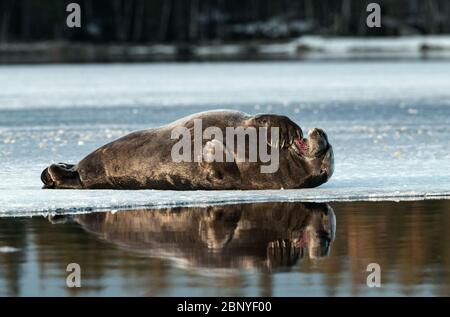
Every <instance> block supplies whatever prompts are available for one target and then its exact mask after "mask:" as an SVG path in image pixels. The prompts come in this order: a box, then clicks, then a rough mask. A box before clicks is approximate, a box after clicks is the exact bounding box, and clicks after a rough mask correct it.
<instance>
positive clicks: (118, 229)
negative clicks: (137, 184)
mask: <svg viewBox="0 0 450 317" xmlns="http://www.w3.org/2000/svg"><path fill="white" fill-rule="evenodd" d="M449 228H450V201H448V200H447V201H445V200H444V201H415V202H401V203H395V202H352V203H330V204H313V203H288V202H284V203H257V204H240V205H226V206H209V207H203V208H199V207H196V208H187V207H185V208H173V209H160V210H136V211H118V212H106V213H93V214H85V215H78V216H71V217H53V218H51V219H47V218H43V217H34V218H0V251H1V252H0V295H1V296H17V295H19V296H28V295H32V296H47V295H55V296H80V295H86V296H91V295H103V296H110V295H116V296H122V295H123V296H127V295H136V296H171V295H179V296H196V295H198V296H227V295H230V296H313V295H319V296H334V295H341V296H347V295H356V296H378V295H381V296H387V295H394V296H409V295H425V296H433V295H444V296H450V232H449V230H448V229H449ZM69 263H78V264H79V265H80V267H81V288H68V287H67V286H66V277H67V275H68V274H69V273H68V272H66V267H67V265H68V264H69ZM370 263H377V264H379V265H380V268H381V287H379V288H370V287H368V286H367V284H366V279H367V276H368V274H369V273H370V272H367V271H366V268H367V266H368V265H369V264H370Z"/></svg>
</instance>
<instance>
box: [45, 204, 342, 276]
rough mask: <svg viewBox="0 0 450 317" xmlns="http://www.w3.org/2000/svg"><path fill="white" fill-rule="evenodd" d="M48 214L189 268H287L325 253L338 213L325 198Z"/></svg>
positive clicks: (55, 221)
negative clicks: (70, 214)
mask: <svg viewBox="0 0 450 317" xmlns="http://www.w3.org/2000/svg"><path fill="white" fill-rule="evenodd" d="M48 219H49V221H50V222H51V223H52V224H61V223H65V222H67V223H72V222H75V223H77V224H79V225H80V226H81V227H82V228H83V229H84V230H85V231H86V232H89V233H90V234H94V235H95V236H97V237H98V238H99V239H101V240H104V241H107V242H108V243H112V244H115V245H119V246H120V247H121V249H124V250H126V251H130V252H137V253H139V254H141V255H147V256H149V257H155V258H164V259H169V260H172V261H173V262H174V263H175V264H180V263H182V264H183V265H185V266H186V268H189V269H193V268H199V269H203V268H209V269H239V270H240V269H246V268H247V269H249V268H256V269H261V270H266V269H269V270H274V269H285V268H289V267H292V266H293V265H295V264H296V263H298V260H299V259H302V258H310V259H319V258H323V257H327V256H328V255H329V254H330V251H331V248H332V244H333V241H334V239H335V233H336V216H335V214H334V211H333V209H332V208H331V206H330V205H328V204H325V203H300V202H268V203H244V204H230V205H213V206H202V207H174V208H165V209H130V210H119V211H115V212H98V213H90V214H79V215H73V216H64V215H50V216H49V218H48Z"/></svg>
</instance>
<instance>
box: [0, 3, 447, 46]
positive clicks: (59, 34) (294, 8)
mask: <svg viewBox="0 0 450 317" xmlns="http://www.w3.org/2000/svg"><path fill="white" fill-rule="evenodd" d="M71 2H76V3H78V4H79V5H80V6H81V16H82V27H81V28H76V29H70V28H68V27H67V26H66V17H67V14H68V13H67V12H66V6H67V4H69V3H71ZM370 2H374V0H297V1H295V0H278V1H276V0H148V1H147V0H95V1H94V0H77V1H75V0H72V1H69V0H2V1H0V42H28V41H45V40H68V41H81V42H103V43H107V42H120V43H122V42H125V43H127V42H130V43H202V42H227V41H241V40H242V41H248V40H283V39H287V38H292V37H297V36H302V35H305V34H308V35H311V34H312V35H325V36H396V35H408V34H442V33H450V19H448V17H450V2H449V1H448V0H409V1H402V0H378V1H375V2H377V3H379V4H380V6H381V9H382V27H381V28H375V29H371V28H368V27H367V26H366V23H365V21H366V17H367V14H368V13H367V12H366V7H367V5H368V3H370Z"/></svg>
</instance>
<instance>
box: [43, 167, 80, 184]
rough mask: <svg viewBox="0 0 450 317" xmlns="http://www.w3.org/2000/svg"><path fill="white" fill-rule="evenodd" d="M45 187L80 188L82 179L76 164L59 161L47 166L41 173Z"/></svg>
mask: <svg viewBox="0 0 450 317" xmlns="http://www.w3.org/2000/svg"><path fill="white" fill-rule="evenodd" d="M41 180H42V182H43V183H44V186H43V188H66V189H80V188H82V186H81V181H80V176H79V175H78V172H77V171H76V170H75V165H72V164H65V163H58V164H52V165H50V166H49V167H47V168H46V169H45V170H44V171H43V172H42V174H41Z"/></svg>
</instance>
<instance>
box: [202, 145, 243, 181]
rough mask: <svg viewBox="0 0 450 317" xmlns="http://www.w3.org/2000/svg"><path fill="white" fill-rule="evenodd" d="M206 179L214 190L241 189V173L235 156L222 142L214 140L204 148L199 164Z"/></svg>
mask: <svg viewBox="0 0 450 317" xmlns="http://www.w3.org/2000/svg"><path fill="white" fill-rule="evenodd" d="M199 164H200V165H201V166H202V169H203V171H204V173H205V174H206V175H205V178H206V179H207V180H208V181H209V182H210V183H211V185H212V189H229V188H239V187H240V183H241V173H240V171H239V168H238V166H237V164H236V161H235V158H234V154H233V152H232V151H230V150H229V149H228V148H227V147H226V146H225V145H224V144H223V143H222V142H220V141H218V140H216V139H213V140H211V141H208V142H206V144H205V145H204V147H203V156H202V159H201V160H200V163H199Z"/></svg>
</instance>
